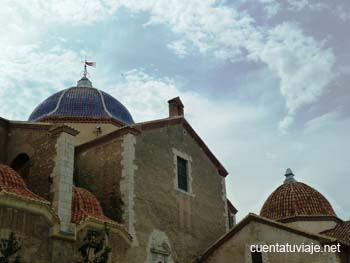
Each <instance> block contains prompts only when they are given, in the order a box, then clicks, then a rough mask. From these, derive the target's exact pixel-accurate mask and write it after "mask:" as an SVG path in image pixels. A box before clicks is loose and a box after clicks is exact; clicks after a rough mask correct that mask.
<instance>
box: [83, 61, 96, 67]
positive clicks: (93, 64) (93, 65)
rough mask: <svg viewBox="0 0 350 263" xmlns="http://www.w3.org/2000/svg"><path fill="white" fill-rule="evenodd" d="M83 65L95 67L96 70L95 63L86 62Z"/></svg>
mask: <svg viewBox="0 0 350 263" xmlns="http://www.w3.org/2000/svg"><path fill="white" fill-rule="evenodd" d="M85 65H88V66H90V67H95V68H96V62H88V61H85Z"/></svg>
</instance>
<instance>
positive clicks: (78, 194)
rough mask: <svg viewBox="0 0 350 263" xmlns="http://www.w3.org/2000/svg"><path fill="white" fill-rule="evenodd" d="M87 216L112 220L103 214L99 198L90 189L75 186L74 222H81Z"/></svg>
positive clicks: (73, 202) (73, 201)
mask: <svg viewBox="0 0 350 263" xmlns="http://www.w3.org/2000/svg"><path fill="white" fill-rule="evenodd" d="M87 217H94V218H97V219H100V220H102V221H111V219H109V218H108V217H106V216H105V215H104V214H103V211H102V207H101V205H100V203H99V202H98V200H97V198H96V197H95V196H94V195H93V194H92V193H91V192H89V191H88V190H86V189H83V188H79V187H73V200H72V220H71V221H72V222H73V223H77V224H78V223H80V222H81V221H83V220H85V219H86V218H87Z"/></svg>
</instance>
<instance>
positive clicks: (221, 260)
mask: <svg viewBox="0 0 350 263" xmlns="http://www.w3.org/2000/svg"><path fill="white" fill-rule="evenodd" d="M276 243H278V244H287V243H288V244H296V245H301V244H302V243H304V244H312V243H313V244H320V242H319V241H317V240H315V239H311V238H308V237H305V236H301V235H298V234H295V233H291V232H289V231H286V230H283V229H279V228H276V227H272V226H270V225H266V224H262V223H258V222H251V223H249V224H248V225H246V226H245V227H244V228H243V229H242V230H240V232H238V233H236V234H235V235H234V236H233V237H232V238H231V239H229V240H228V241H227V242H226V243H225V244H223V245H222V246H221V247H220V248H218V249H217V250H216V251H215V252H214V253H213V254H212V255H211V256H210V257H209V258H208V259H207V260H206V261H205V262H206V263H227V262H228V260H229V262H242V263H250V262H252V259H251V253H250V245H256V244H267V245H271V244H273V245H274V244H276ZM262 257H263V262H268V263H280V262H288V263H299V262H308V263H322V262H324V263H333V262H341V261H340V255H338V254H336V253H314V254H312V255H311V254H310V253H277V252H275V253H273V252H272V253H262Z"/></svg>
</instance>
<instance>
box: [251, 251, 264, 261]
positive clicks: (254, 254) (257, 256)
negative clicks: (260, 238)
mask: <svg viewBox="0 0 350 263" xmlns="http://www.w3.org/2000/svg"><path fill="white" fill-rule="evenodd" d="M252 263H263V259H262V254H261V252H256V251H255V252H252Z"/></svg>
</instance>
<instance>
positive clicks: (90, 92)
mask: <svg viewBox="0 0 350 263" xmlns="http://www.w3.org/2000/svg"><path fill="white" fill-rule="evenodd" d="M47 118H48V119H50V120H52V119H55V118H94V119H110V118H113V119H116V120H118V121H120V122H122V123H125V124H132V123H134V121H133V119H132V116H131V115H130V113H129V111H128V110H127V109H126V108H125V106H124V105H123V104H121V103H120V102H119V101H118V100H116V99H115V98H113V97H112V96H111V95H109V94H107V93H105V92H103V91H101V90H98V89H96V88H93V87H92V84H91V81H90V80H89V79H88V78H86V77H83V78H82V79H81V80H79V81H78V84H77V86H76V87H71V88H68V89H65V90H62V91H59V92H57V93H55V94H53V95H52V96H50V97H49V98H47V99H46V100H44V101H43V102H42V103H41V104H39V106H37V107H36V108H35V110H34V111H33V112H32V114H31V115H30V117H29V119H28V120H29V121H40V120H43V119H47Z"/></svg>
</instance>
